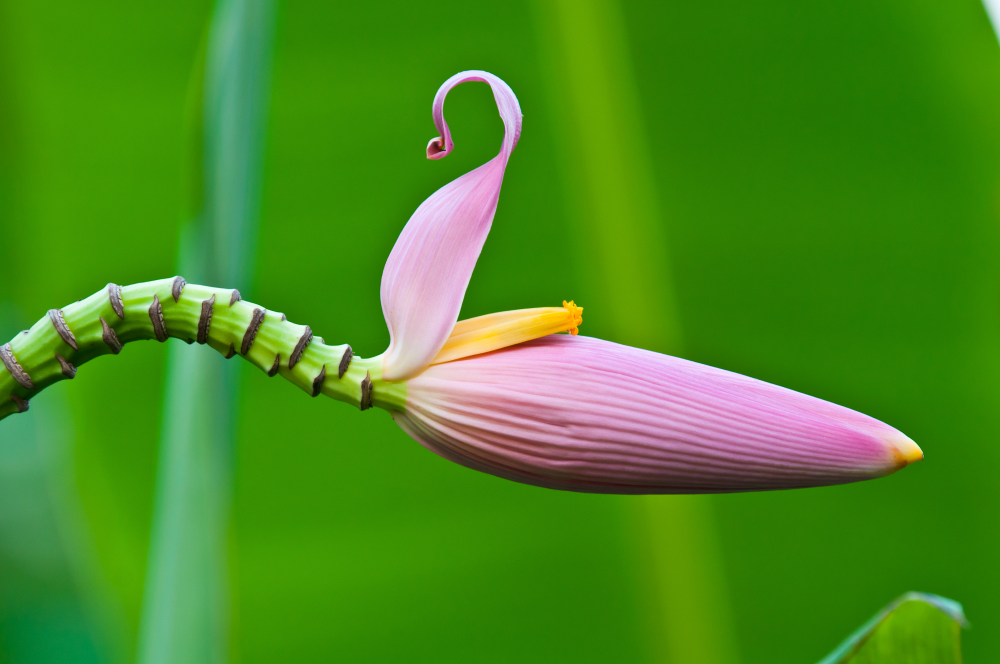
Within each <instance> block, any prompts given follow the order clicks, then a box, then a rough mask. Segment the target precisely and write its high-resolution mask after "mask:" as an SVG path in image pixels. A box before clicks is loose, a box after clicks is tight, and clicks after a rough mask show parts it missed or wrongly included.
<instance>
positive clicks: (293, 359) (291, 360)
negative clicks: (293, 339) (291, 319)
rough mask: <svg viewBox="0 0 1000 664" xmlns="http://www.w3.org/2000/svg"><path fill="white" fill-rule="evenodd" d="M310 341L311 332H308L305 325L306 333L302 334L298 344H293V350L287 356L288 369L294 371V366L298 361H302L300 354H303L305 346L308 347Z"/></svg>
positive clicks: (307, 327)
mask: <svg viewBox="0 0 1000 664" xmlns="http://www.w3.org/2000/svg"><path fill="white" fill-rule="evenodd" d="M312 340H313V333H312V330H310V329H309V326H308V325H306V331H305V332H303V333H302V336H301V337H300V338H299V342H298V343H297V344H295V349H294V350H293V351H292V354H291V355H289V356H288V368H289V369H294V368H295V365H296V364H298V363H299V360H301V359H302V353H304V352H305V350H306V346H308V345H309V343H310V342H311V341H312Z"/></svg>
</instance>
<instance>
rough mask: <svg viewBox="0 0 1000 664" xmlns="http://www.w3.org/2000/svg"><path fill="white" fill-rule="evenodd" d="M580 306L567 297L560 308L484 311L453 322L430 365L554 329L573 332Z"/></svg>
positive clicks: (546, 332) (580, 314) (488, 349)
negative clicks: (472, 316) (442, 345)
mask: <svg viewBox="0 0 1000 664" xmlns="http://www.w3.org/2000/svg"><path fill="white" fill-rule="evenodd" d="M581 323H583V307H578V306H576V304H575V303H574V302H573V301H572V300H570V301H569V302H566V301H563V306H561V307H538V308H536V309H518V310H516V311H503V312H500V313H497V314H487V315H485V316H478V317H476V318H470V319H468V320H460V321H458V322H457V323H455V327H454V329H453V330H452V331H451V336H450V337H448V341H447V342H446V343H445V345H444V348H442V349H441V352H439V353H438V354H437V357H435V358H434V361H433V362H431V364H440V363H442V362H451V361H452V360H460V359H462V358H463V357H469V356H470V355H479V354H480V353H488V352H490V351H492V350H498V349H500V348H506V347H507V346H513V345H514V344H520V343H524V342H525V341H531V340H532V339H537V338H539V337H545V336H548V335H550V334H556V333H558V332H569V333H570V334H577V333H578V332H579V329H577V328H578V327H579V325H580V324H581Z"/></svg>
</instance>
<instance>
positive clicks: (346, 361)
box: [337, 346, 354, 378]
mask: <svg viewBox="0 0 1000 664" xmlns="http://www.w3.org/2000/svg"><path fill="white" fill-rule="evenodd" d="M353 357H354V351H353V350H351V347H350V346H348V347H347V350H345V351H344V356H343V357H342V358H340V366H339V367H337V378H343V377H344V374H345V373H347V368H348V367H349V366H351V359H352V358H353Z"/></svg>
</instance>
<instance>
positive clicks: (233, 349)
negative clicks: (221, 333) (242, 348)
mask: <svg viewBox="0 0 1000 664" xmlns="http://www.w3.org/2000/svg"><path fill="white" fill-rule="evenodd" d="M235 355H236V346H234V345H232V344H229V352H228V353H226V359H227V360H231V359H233V356H235Z"/></svg>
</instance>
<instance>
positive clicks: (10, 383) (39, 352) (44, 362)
mask: <svg viewBox="0 0 1000 664" xmlns="http://www.w3.org/2000/svg"><path fill="white" fill-rule="evenodd" d="M169 337H174V338H177V339H182V340H184V341H186V342H187V343H189V344H193V343H195V342H197V343H199V344H207V345H208V346H211V347H212V348H214V349H215V350H217V351H218V352H220V353H222V354H223V355H224V356H226V358H231V357H233V356H235V355H240V356H242V357H243V358H244V359H246V360H248V361H249V362H250V363H251V364H253V365H254V366H256V367H258V368H259V369H261V370H262V371H264V372H265V373H267V375H268V376H276V375H279V374H280V375H281V376H282V377H283V378H285V379H286V380H288V381H291V382H292V383H294V384H295V385H297V386H298V387H299V388H301V389H302V390H303V391H305V392H306V393H307V394H309V395H311V396H314V397H315V396H319V395H320V394H325V395H326V396H328V397H331V398H334V399H337V400H339V401H343V402H345V403H349V404H353V405H355V406H357V407H358V408H360V409H361V410H367V409H368V408H370V407H372V406H379V407H381V408H385V409H388V410H400V409H402V408H403V407H404V406H405V404H406V385H405V383H403V382H392V381H384V380H382V361H381V358H368V359H364V358H360V357H357V356H355V355H354V354H353V352H352V351H351V347H350V346H348V345H346V344H345V345H342V346H327V345H326V344H325V343H324V342H323V339H321V338H319V337H315V336H313V333H312V330H311V329H310V328H309V326H308V325H296V324H295V323H292V322H290V321H288V320H287V318H286V317H285V315H284V314H281V313H278V312H275V311H268V310H267V309H264V308H263V307H261V306H258V305H256V304H253V303H251V302H246V301H244V300H242V299H241V298H240V293H239V291H237V290H227V289H222V288H209V287H206V286H198V285H195V284H188V283H186V282H185V281H184V279H183V278H182V277H174V278H173V279H161V280H159V281H150V282H146V283H142V284H135V285H133V286H124V287H120V286H117V285H115V284H108V286H107V288H105V289H104V290H101V291H99V292H97V293H95V294H94V295H92V296H90V297H88V298H87V299H85V300H81V301H79V302H75V303H73V304H71V305H69V306H67V307H64V308H62V309H50V310H49V312H48V314H47V315H46V316H45V317H44V318H42V319H41V320H40V321H38V322H37V323H35V324H34V325H33V326H32V327H31V329H30V330H25V331H24V332H22V333H20V334H18V335H17V336H16V337H14V339H12V340H11V341H10V343H8V344H5V345H4V346H3V347H2V348H0V359H2V360H3V365H4V368H3V369H0V419H3V418H5V417H7V416H9V415H13V414H15V413H19V412H25V411H26V410H28V403H29V400H30V399H31V398H32V397H34V395H35V394H37V393H38V392H40V391H41V390H43V389H45V388H46V387H48V386H49V385H52V384H53V383H55V382H57V381H60V380H66V379H72V378H74V377H76V372H77V367H79V366H80V365H82V364H84V363H85V362H88V361H90V360H92V359H94V358H95V357H99V356H101V355H108V354H113V355H117V354H118V353H120V352H121V350H122V348H123V346H124V345H125V344H127V343H129V342H132V341H140V340H151V339H155V340H157V341H160V342H164V341H166V340H167V339H168V338H169Z"/></svg>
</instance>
